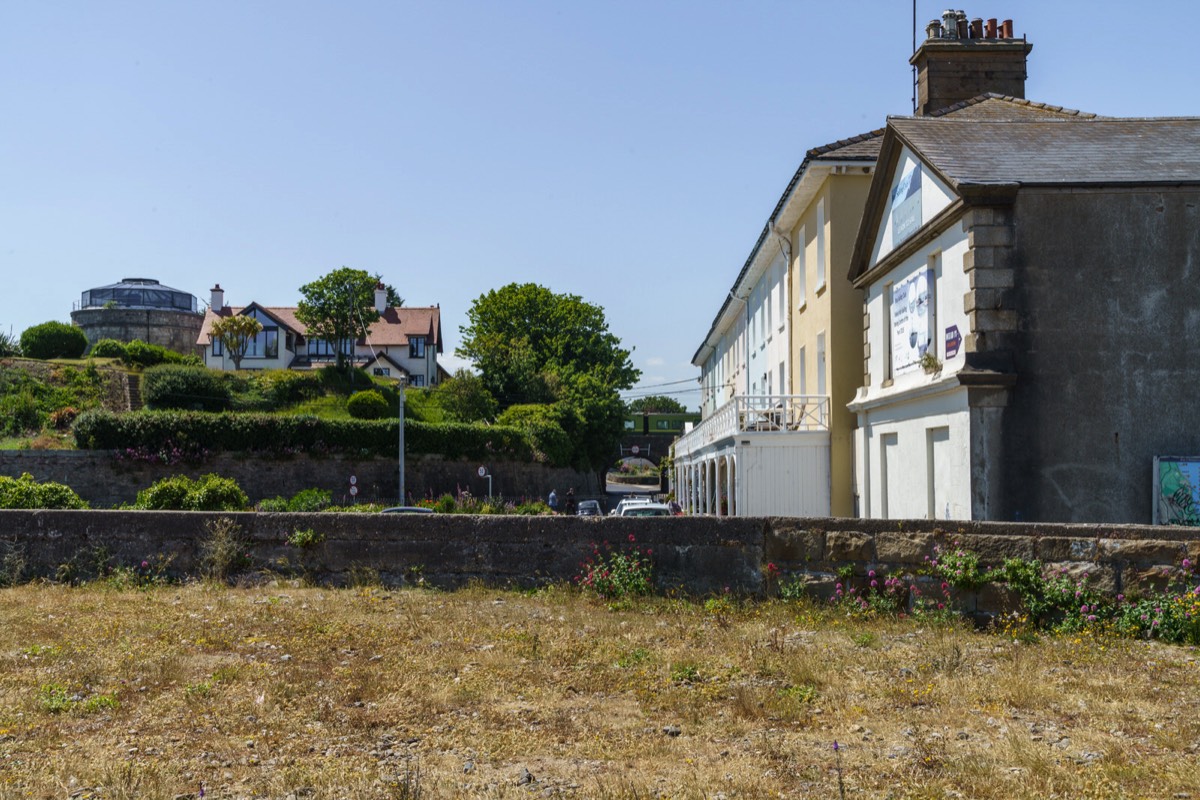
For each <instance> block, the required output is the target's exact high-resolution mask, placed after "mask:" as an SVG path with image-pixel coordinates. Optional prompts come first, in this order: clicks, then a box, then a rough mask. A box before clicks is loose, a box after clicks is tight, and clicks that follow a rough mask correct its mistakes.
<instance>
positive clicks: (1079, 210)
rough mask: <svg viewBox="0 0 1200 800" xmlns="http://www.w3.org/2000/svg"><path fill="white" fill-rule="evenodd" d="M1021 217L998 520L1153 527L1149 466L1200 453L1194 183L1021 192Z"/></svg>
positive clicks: (1199, 291)
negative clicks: (1012, 377) (1015, 377)
mask: <svg viewBox="0 0 1200 800" xmlns="http://www.w3.org/2000/svg"><path fill="white" fill-rule="evenodd" d="M1013 213H1014V228H1013V230H1014V234H1015V238H1014V248H1013V264H1014V266H1015V267H1016V269H1015V271H1014V273H1013V275H1014V285H1013V287H1012V290H1011V297H1012V301H1013V303H1014V304H1015V307H1016V308H1017V309H1019V311H1020V320H1019V332H1018V335H1017V338H1016V347H1015V348H1014V350H1013V354H1014V358H1015V364H1014V367H1015V370H1016V372H1017V373H1018V374H1019V375H1020V379H1019V381H1018V382H1017V383H1016V384H1015V386H1014V387H1013V389H1012V398H1011V401H1010V403H1009V406H1008V408H1007V409H1006V410H1005V412H1004V428H1003V430H1004V435H1003V451H1004V452H1005V453H1006V455H1007V457H1006V458H1005V460H1004V464H1003V469H1004V473H1005V476H1004V484H1005V486H1006V491H1005V496H1004V502H1003V505H1002V506H1001V507H998V508H997V509H995V511H996V513H995V514H994V515H993V516H992V518H993V519H1008V520H1012V519H1024V520H1038V521H1056V522H1068V521H1103V522H1111V523H1149V522H1150V516H1151V498H1150V491H1149V486H1150V472H1151V459H1152V458H1153V456H1155V455H1200V402H1198V400H1197V394H1198V392H1200V187H1196V186H1184V187H1178V188H1156V187H1130V188H1103V187H1097V188H1093V189H1080V188H1074V189H1051V188H1039V187H1025V188H1023V189H1022V190H1021V192H1020V194H1019V195H1018V197H1017V200H1016V204H1015V206H1014V209H1013ZM976 258H977V259H978V258H979V256H978V255H977V256H976ZM980 274H982V273H980Z"/></svg>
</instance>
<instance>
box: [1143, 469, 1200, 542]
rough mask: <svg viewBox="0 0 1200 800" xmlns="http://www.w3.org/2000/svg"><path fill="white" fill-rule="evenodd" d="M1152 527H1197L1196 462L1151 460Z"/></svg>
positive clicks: (1199, 483) (1199, 484)
mask: <svg viewBox="0 0 1200 800" xmlns="http://www.w3.org/2000/svg"><path fill="white" fill-rule="evenodd" d="M1153 480H1154V483H1153V492H1154V524H1155V525H1190V526H1200V458H1180V457H1177V456H1155V457H1154V479H1153Z"/></svg>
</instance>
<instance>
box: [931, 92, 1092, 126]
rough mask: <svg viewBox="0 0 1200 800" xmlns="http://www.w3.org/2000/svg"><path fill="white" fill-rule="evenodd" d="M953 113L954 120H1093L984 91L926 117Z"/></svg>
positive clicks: (1089, 115)
mask: <svg viewBox="0 0 1200 800" xmlns="http://www.w3.org/2000/svg"><path fill="white" fill-rule="evenodd" d="M948 114H953V115H954V117H955V119H964V118H965V119H1045V118H1047V117H1073V118H1075V119H1096V118H1097V116H1096V115H1095V114H1092V113H1089V112H1087V111H1078V110H1076V109H1074V108H1063V107H1062V106H1052V105H1050V104H1049V103H1038V102H1035V101H1033V100H1026V99H1025V98H1023V97H1013V96H1012V95H1007V94H996V93H995V92H988V93H986V94H981V95H979V96H978V97H972V98H971V99H970V100H963V101H961V102H959V103H955V104H954V105H952V106H946V107H945V108H942V109H939V110H937V111H934V112H933V113H931V114H930V115H929V116H930V117H944V116H946V115H948Z"/></svg>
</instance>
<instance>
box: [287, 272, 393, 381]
mask: <svg viewBox="0 0 1200 800" xmlns="http://www.w3.org/2000/svg"><path fill="white" fill-rule="evenodd" d="M377 283H379V280H378V279H377V278H376V277H374V276H373V275H371V274H370V273H368V272H366V271H364V270H361V269H351V268H350V267H341V268H339V269H335V270H334V271H333V272H331V273H329V274H328V275H326V276H324V277H322V278H319V279H317V280H315V281H313V282H312V283H306V284H304V285H303V286H301V287H300V294H301V295H302V299H301V300H300V305H299V306H298V307H297V309H296V319H298V320H300V321H301V322H302V323H304V325H305V326H306V327H307V328H308V334H307V336H308V337H309V338H316V339H322V340H324V341H327V342H329V344H330V345H331V346H333V347H334V349H335V350H336V351H337V366H338V369H342V368H343V367H344V366H345V365H346V355H347V354H348V353H352V352H353V351H354V343H355V342H356V341H358V340H359V339H361V338H363V337H365V336H366V335H367V329H368V328H370V326H371V323H373V322H375V321H376V320H378V319H379V312H378V311H376V310H375V285H376V284H377Z"/></svg>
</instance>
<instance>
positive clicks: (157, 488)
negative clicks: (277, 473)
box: [133, 473, 249, 511]
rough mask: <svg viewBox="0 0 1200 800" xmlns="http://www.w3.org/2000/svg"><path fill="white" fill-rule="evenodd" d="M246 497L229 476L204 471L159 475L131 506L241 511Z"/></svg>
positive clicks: (246, 501)
mask: <svg viewBox="0 0 1200 800" xmlns="http://www.w3.org/2000/svg"><path fill="white" fill-rule="evenodd" d="M248 503H249V498H247V497H246V493H245V492H243V491H242V489H241V487H240V486H238V485H237V482H236V481H235V480H233V479H232V478H222V477H221V476H219V475H214V474H211V473H210V474H208V475H204V476H202V477H200V478H199V479H197V480H192V479H191V478H189V477H187V476H186V475H176V476H174V477H172V478H163V479H162V480H160V481H156V482H155V483H153V484H152V485H151V486H149V487H148V488H146V489H143V490H142V491H140V492H138V494H137V499H136V500H135V501H134V503H133V507H134V508H138V509H146V510H155V511H241V510H242V509H244V508H246V505H247V504H248Z"/></svg>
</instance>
